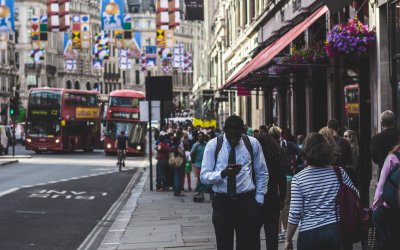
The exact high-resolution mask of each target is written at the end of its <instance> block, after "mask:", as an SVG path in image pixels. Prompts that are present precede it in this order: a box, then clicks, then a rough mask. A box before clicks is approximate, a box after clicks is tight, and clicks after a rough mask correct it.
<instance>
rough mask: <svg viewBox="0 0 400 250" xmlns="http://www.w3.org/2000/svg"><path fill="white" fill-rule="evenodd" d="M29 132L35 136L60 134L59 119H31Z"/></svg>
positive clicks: (28, 127) (28, 126)
mask: <svg viewBox="0 0 400 250" xmlns="http://www.w3.org/2000/svg"><path fill="white" fill-rule="evenodd" d="M27 133H28V134H29V135H30V136H33V137H53V136H59V135H60V124H59V121H58V120H46V121H43V120H41V121H30V122H28V125H27Z"/></svg>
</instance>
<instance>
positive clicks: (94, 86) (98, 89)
mask: <svg viewBox="0 0 400 250" xmlns="http://www.w3.org/2000/svg"><path fill="white" fill-rule="evenodd" d="M93 89H94V90H96V91H97V92H100V86H99V84H98V83H97V82H95V83H94V84H93Z"/></svg>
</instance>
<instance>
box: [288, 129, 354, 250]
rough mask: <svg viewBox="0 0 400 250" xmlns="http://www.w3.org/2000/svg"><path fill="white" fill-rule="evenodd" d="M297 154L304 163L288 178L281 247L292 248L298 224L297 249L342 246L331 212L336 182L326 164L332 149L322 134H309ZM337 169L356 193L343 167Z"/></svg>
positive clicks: (330, 161)
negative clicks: (286, 219) (286, 217)
mask: <svg viewBox="0 0 400 250" xmlns="http://www.w3.org/2000/svg"><path fill="white" fill-rule="evenodd" d="M301 154H302V157H303V158H304V160H305V161H306V162H307V165H308V166H307V167H306V168H305V169H304V170H302V171H301V172H299V173H298V174H296V175H295V176H294V177H293V179H292V190H291V194H292V195H291V196H292V198H291V203H290V211H289V224H288V231H287V237H286V241H285V249H286V250H288V249H293V243H292V238H293V235H294V232H295V231H296V229H297V227H298V226H299V236H298V240H297V249H299V250H302V249H307V250H314V249H315V250H321V249H324V250H330V249H332V250H338V249H343V246H342V239H341V238H342V237H341V233H340V231H339V229H338V225H337V221H336V215H335V199H336V194H337V191H338V190H339V181H338V179H337V177H336V174H335V171H334V170H333V168H332V167H331V165H330V164H331V163H332V162H334V161H335V159H334V158H335V157H334V151H333V149H332V147H331V146H330V145H329V143H328V142H327V140H326V139H325V138H324V136H323V135H321V134H318V133H311V134H310V135H309V136H308V137H307V138H306V140H305V143H304V146H303V149H302V151H301ZM341 172H342V176H343V182H344V183H345V184H346V185H347V186H349V187H350V188H352V189H354V190H355V191H356V192H357V193H358V191H357V190H356V189H355V187H354V186H353V184H352V183H351V180H350V178H349V177H348V176H347V174H346V173H345V172H344V170H343V169H341Z"/></svg>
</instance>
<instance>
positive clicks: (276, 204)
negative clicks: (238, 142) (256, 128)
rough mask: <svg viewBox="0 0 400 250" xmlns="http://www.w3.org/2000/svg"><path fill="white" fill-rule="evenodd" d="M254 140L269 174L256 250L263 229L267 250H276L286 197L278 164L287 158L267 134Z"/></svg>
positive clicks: (282, 173) (282, 174) (283, 181)
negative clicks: (258, 144)
mask: <svg viewBox="0 0 400 250" xmlns="http://www.w3.org/2000/svg"><path fill="white" fill-rule="evenodd" d="M256 139H257V140H258V141H259V142H260V145H261V148H262V151H263V154H264V157H265V160H266V162H267V167H268V173H269V180H268V192H267V194H266V195H265V196H264V204H263V205H262V206H261V208H260V221H259V224H258V225H259V228H258V231H257V232H256V237H257V240H256V244H257V247H256V249H261V245H260V231H261V228H262V227H264V233H265V241H266V247H267V250H277V249H278V233H279V213H280V209H282V208H283V206H284V201H285V197H286V175H285V172H284V171H283V167H282V166H281V165H280V164H281V163H282V162H285V160H283V158H285V157H287V156H286V155H285V152H284V151H283V150H282V148H281V147H280V146H279V144H278V143H277V142H276V141H275V140H274V139H273V138H272V137H271V136H270V135H269V134H267V133H262V134H259V135H258V136H257V137H256Z"/></svg>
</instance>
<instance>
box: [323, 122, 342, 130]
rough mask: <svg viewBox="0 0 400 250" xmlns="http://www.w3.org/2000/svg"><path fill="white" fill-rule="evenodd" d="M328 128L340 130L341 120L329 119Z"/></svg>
mask: <svg viewBox="0 0 400 250" xmlns="http://www.w3.org/2000/svg"><path fill="white" fill-rule="evenodd" d="M326 126H327V127H328V128H331V129H333V130H335V131H338V130H339V122H338V121H337V120H335V119H332V120H329V121H328V124H327V125H326Z"/></svg>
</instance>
